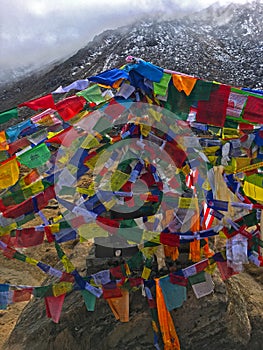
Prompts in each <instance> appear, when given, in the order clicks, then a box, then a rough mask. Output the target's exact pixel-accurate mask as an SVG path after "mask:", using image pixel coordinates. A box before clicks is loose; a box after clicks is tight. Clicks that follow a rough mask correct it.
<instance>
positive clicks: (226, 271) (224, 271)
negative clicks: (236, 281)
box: [216, 261, 238, 281]
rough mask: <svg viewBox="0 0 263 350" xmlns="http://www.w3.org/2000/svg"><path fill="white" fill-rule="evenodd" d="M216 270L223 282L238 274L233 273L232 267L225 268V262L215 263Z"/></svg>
mask: <svg viewBox="0 0 263 350" xmlns="http://www.w3.org/2000/svg"><path fill="white" fill-rule="evenodd" d="M216 264H217V267H218V270H219V272H220V275H221V278H222V280H223V281H225V280H226V279H228V278H229V277H231V276H233V275H237V274H238V272H235V271H234V270H233V269H232V267H229V266H227V261H217V262H216Z"/></svg>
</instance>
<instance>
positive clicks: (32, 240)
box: [15, 228, 44, 248]
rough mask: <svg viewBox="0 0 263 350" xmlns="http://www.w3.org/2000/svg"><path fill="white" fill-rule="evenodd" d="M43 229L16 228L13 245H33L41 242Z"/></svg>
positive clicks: (21, 246) (20, 246) (23, 246)
mask: <svg viewBox="0 0 263 350" xmlns="http://www.w3.org/2000/svg"><path fill="white" fill-rule="evenodd" d="M43 240H44V231H37V230H35V229H34V228H24V229H22V230H16V240H15V247H18V248H27V247H34V246H37V245H40V244H42V243H43Z"/></svg>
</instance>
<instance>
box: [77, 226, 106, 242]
mask: <svg viewBox="0 0 263 350" xmlns="http://www.w3.org/2000/svg"><path fill="white" fill-rule="evenodd" d="M78 234H79V235H80V237H82V238H84V239H91V238H95V237H108V232H107V231H105V230H103V228H101V227H100V226H99V225H97V224H96V223H95V222H92V223H90V224H84V225H81V226H80V227H79V228H78Z"/></svg>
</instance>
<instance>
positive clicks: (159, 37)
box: [0, 0, 263, 110]
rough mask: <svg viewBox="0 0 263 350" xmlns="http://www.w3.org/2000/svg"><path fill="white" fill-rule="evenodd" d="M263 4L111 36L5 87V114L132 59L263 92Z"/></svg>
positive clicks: (0, 97) (0, 95)
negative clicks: (31, 100) (7, 110)
mask: <svg viewBox="0 0 263 350" xmlns="http://www.w3.org/2000/svg"><path fill="white" fill-rule="evenodd" d="M262 23H263V4H262V1H260V0H256V1H254V2H253V3H250V4H245V5H237V4H236V5H233V4H231V5H229V6H227V7H219V6H218V5H216V4H215V5H213V6H211V7H210V8H208V9H206V10H203V11H201V12H198V13H196V14H194V15H191V16H189V17H183V18H179V19H176V20H169V21H161V20H160V21H157V20H148V21H147V20H145V21H144V22H139V23H135V24H133V25H132V26H127V27H122V28H119V29H116V30H108V31H105V32H103V33H102V34H100V35H98V36H96V37H95V39H94V40H93V41H92V42H90V43H89V44H88V45H87V46H86V47H84V48H82V49H81V50H79V51H78V52H77V53H76V54H75V55H74V56H72V57H71V58H69V59H68V60H66V61H65V62H63V63H61V64H57V65H55V66H53V67H52V68H50V70H49V71H47V70H43V71H41V72H38V73H35V74H33V75H31V76H30V77H28V78H26V79H22V80H20V81H18V82H16V83H14V84H10V85H7V86H1V87H0V101H1V110H6V109H8V108H12V107H14V106H16V105H18V104H19V103H22V102H24V101H26V100H29V99H32V98H34V97H37V96H40V95H44V94H45V93H50V92H52V91H54V90H55V89H56V88H57V87H58V86H60V85H62V86H65V85H68V84H70V83H72V82H73V81H75V80H78V79H84V78H88V77H89V76H92V75H94V74H97V73H99V72H101V71H103V70H106V69H110V68H113V67H120V66H122V65H123V64H125V58H126V57H127V56H128V55H133V56H137V57H141V58H142V59H144V60H146V61H150V62H152V63H154V64H156V65H158V66H160V67H164V68H167V69H172V70H176V71H179V72H183V73H186V74H190V75H194V76H196V77H199V78H203V79H207V80H216V81H219V82H222V83H225V84H230V85H233V86H243V87H253V88H262V87H263V85H262V84H263V83H262V75H263V64H262V56H263V36H262Z"/></svg>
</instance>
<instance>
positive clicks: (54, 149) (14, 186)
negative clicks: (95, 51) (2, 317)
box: [0, 57, 263, 350]
mask: <svg viewBox="0 0 263 350" xmlns="http://www.w3.org/2000/svg"><path fill="white" fill-rule="evenodd" d="M127 62H128V64H126V65H125V66H124V67H123V68H122V69H111V70H107V71H105V72H102V73H101V74H98V75H96V76H93V77H90V78H87V79H83V80H78V81H76V82H73V83H72V84H70V85H68V86H66V87H62V86H60V87H59V88H58V89H56V90H55V91H54V92H53V93H52V94H63V93H67V92H69V91H72V90H78V91H79V92H77V93H76V94H73V92H72V93H71V96H70V97H66V98H63V96H62V97H61V96H60V95H56V101H58V102H56V103H55V102H54V99H53V96H52V95H51V94H48V95H45V96H42V97H39V98H36V99H33V100H30V101H26V102H24V103H22V104H20V105H19V106H18V107H19V108H20V107H24V106H27V107H29V108H31V109H32V110H40V113H38V114H36V115H33V116H29V117H28V118H26V120H23V121H20V122H19V123H17V124H16V125H13V126H10V127H8V128H6V130H5V131H2V132H1V133H0V159H1V164H0V189H2V190H4V193H2V195H1V200H0V210H1V213H0V236H1V239H0V249H1V250H2V251H3V254H4V256H5V257H7V258H15V259H17V260H20V261H22V262H26V263H29V264H31V265H33V266H36V267H38V268H39V269H41V271H43V272H44V273H46V274H48V275H50V276H53V277H54V279H56V281H55V282H53V283H52V284H50V285H48V286H42V287H30V286H13V285H8V284H4V285H0V305H1V307H3V308H6V307H7V305H9V304H10V303H13V302H18V301H22V300H25V301H26V300H29V299H30V297H31V296H32V295H33V296H35V297H41V298H45V305H46V311H47V315H48V317H50V318H51V319H52V320H53V321H54V322H55V323H58V322H59V318H60V314H61V310H62V306H63V302H64V298H65V296H66V295H67V294H68V293H70V292H75V291H80V292H81V295H82V296H83V299H84V303H85V305H86V308H87V310H88V311H94V310H95V302H96V298H100V297H102V298H103V299H105V301H104V302H105V303H106V302H107V303H108V304H109V306H110V308H111V310H112V312H113V314H114V315H115V317H116V319H119V320H120V321H121V322H127V321H128V320H129V292H132V291H133V290H135V289H138V288H142V292H143V295H146V296H147V300H148V303H149V306H150V310H151V313H152V318H153V330H154V344H155V347H156V348H157V349H158V335H159V334H162V336H163V342H164V346H165V349H166V350H169V349H179V348H180V344H179V339H178V336H177V334H176V331H175V329H174V326H173V323H172V318H171V315H170V313H169V311H170V310H173V309H175V308H178V307H181V305H182V304H183V303H184V302H185V300H186V293H187V286H188V283H190V285H191V287H192V289H193V291H194V293H195V295H196V297H197V298H198V299H199V298H201V297H204V296H206V295H209V294H210V293H212V292H213V289H214V284H213V281H212V273H213V271H214V269H215V267H218V269H219V271H220V274H221V276H222V278H223V279H224V280H225V279H227V278H229V277H231V276H232V275H233V274H236V273H239V272H241V271H242V269H243V265H244V264H247V263H248V262H249V261H250V262H252V263H254V264H255V265H257V266H261V265H263V258H262V247H263V243H262V242H263V240H262V237H261V233H260V225H261V222H262V215H261V212H262V209H263V205H262V203H261V202H262V201H261V199H262V198H263V194H262V187H263V186H262V176H261V171H262V168H263V162H262V159H263V136H262V130H261V129H262V126H261V117H262V101H263V99H262V96H261V95H259V94H256V93H255V92H253V91H245V90H241V89H238V88H234V87H231V86H227V85H224V84H220V83H213V82H208V81H204V80H202V79H197V78H194V77H190V76H187V75H181V74H179V73H176V72H175V73H169V74H168V73H166V72H165V71H164V70H163V69H162V68H160V67H158V66H155V65H153V64H151V63H149V62H145V61H143V60H141V59H136V58H132V57H130V58H129V60H128V61H127ZM41 110H43V111H41ZM18 112H19V109H18V108H13V109H11V110H9V111H4V112H2V113H0V123H4V122H6V121H9V120H12V119H15V118H17V117H18ZM32 113H33V112H32ZM12 123H13V120H12ZM20 165H22V166H21V168H20V169H21V174H19V166H20ZM25 168H26V169H27V171H28V174H25V175H24V171H25V170H24V169H25ZM30 169H33V170H31V171H30ZM51 199H55V200H57V202H58V203H59V208H58V209H59V210H60V211H61V214H60V215H59V216H58V217H57V218H49V217H45V216H46V214H45V213H44V212H42V209H44V208H45V207H46V206H47V205H48V203H49V201H50V200H51ZM35 214H37V215H38V216H39V217H40V218H41V220H42V221H43V224H41V225H38V226H33V225H32V226H33V227H29V226H30V223H29V221H30V220H32V219H33V218H34V217H35ZM25 223H27V228H25V227H24V224H25ZM261 231H262V230H261ZM44 237H45V239H47V241H48V242H49V243H50V244H54V245H55V247H56V250H57V254H58V257H59V259H60V260H61V262H62V264H63V266H64V269H65V271H66V272H63V271H60V270H58V269H56V268H53V267H52V266H50V265H48V264H45V263H44V262H41V261H37V260H35V259H33V258H31V257H29V256H27V255H25V254H22V253H19V252H18V251H17V250H16V248H27V247H34V246H37V245H39V244H41V243H42V242H43V240H44ZM209 237H215V241H216V244H217V238H218V237H223V239H224V247H223V249H222V250H220V253H214V252H213V251H212V250H210V248H209V243H210V242H209ZM76 238H77V239H80V241H81V242H82V241H84V240H88V239H93V238H96V240H95V251H96V253H95V256H96V257H97V256H103V257H104V256H105V255H108V254H109V255H110V254H111V255H110V256H121V257H122V259H123V258H124V256H126V253H127V254H128V253H129V254H131V256H130V257H129V259H128V260H127V261H126V260H121V261H120V265H118V266H116V265H114V266H112V267H111V268H109V270H102V271H97V272H94V273H93V274H92V275H91V276H85V277H82V276H81V275H80V273H79V272H78V271H77V270H76V269H75V267H74V266H73V264H72V263H71V261H70V259H69V258H68V257H67V256H66V254H65V253H64V251H63V249H62V247H61V245H60V243H63V242H67V241H70V240H74V239H76ZM103 241H104V242H106V241H107V242H111V243H112V246H114V244H113V243H114V242H119V243H123V244H124V243H125V247H121V248H119V249H117V248H116V249H115V248H109V249H107V248H106V247H104V248H105V249H102V248H101V247H102V245H101V242H103ZM184 245H185V246H187V249H186V250H187V253H189V247H190V255H188V258H190V259H191V260H188V262H189V263H187V264H186V265H184V266H182V268H181V269H178V268H177V267H175V264H177V261H178V260H179V262H180V254H181V253H183V252H184V249H185V248H184ZM131 249H132V250H131ZM135 252H136V253H135ZM100 254H101V255H100ZM190 262H192V263H194V264H192V265H191V263H190ZM168 263H169V264H168ZM168 266H169V273H168V274H167V275H164V276H162V277H160V278H159V279H156V280H154V279H153V276H154V277H155V276H156V273H157V274H160V275H161V274H163V271H167V270H166V268H167V267H168ZM185 266H186V267H185ZM164 273H165V272H164ZM154 286H155V288H156V303H155V300H154V298H153V296H152V295H151V290H150V288H152V287H154ZM156 306H157V309H156ZM157 313H158V317H157ZM158 319H159V324H160V330H161V332H159V330H158Z"/></svg>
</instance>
